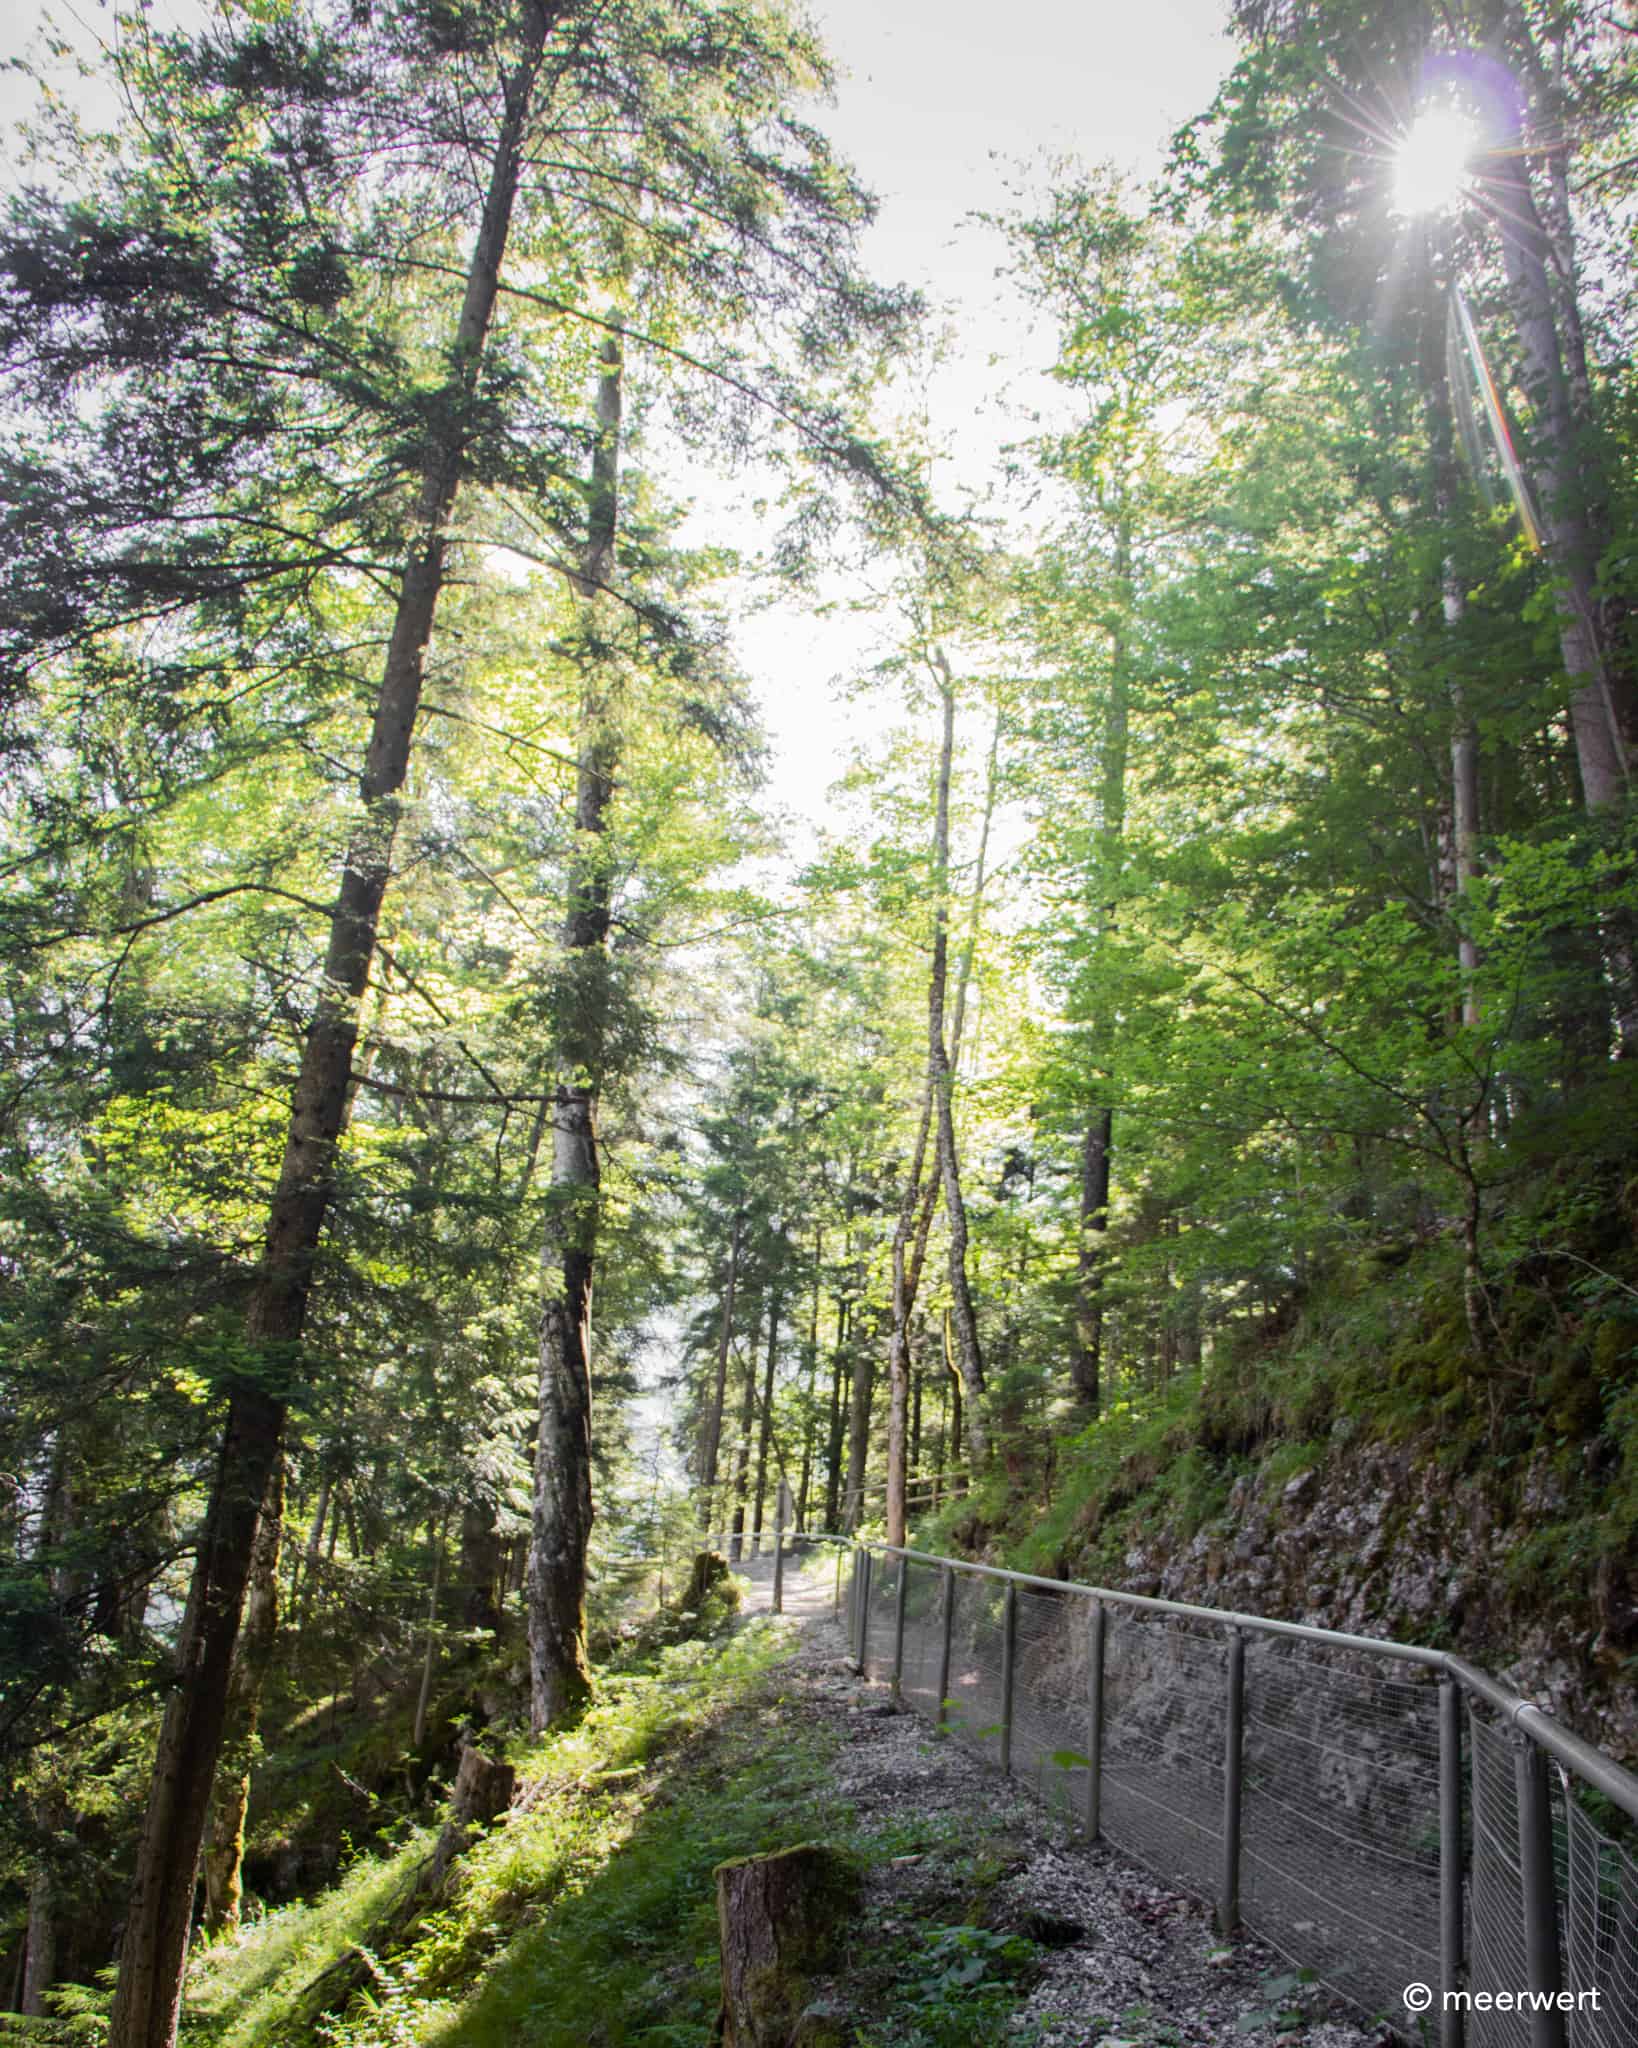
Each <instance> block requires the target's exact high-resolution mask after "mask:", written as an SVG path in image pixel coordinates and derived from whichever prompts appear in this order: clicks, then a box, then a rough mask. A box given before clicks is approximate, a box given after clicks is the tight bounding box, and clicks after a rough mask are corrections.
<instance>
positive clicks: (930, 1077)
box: [887, 707, 1001, 1544]
mask: <svg viewBox="0 0 1638 2048" xmlns="http://www.w3.org/2000/svg"><path fill="white" fill-rule="evenodd" d="M1000 751H1001V712H1000V709H999V707H998V708H997V710H996V714H995V725H994V728H993V730H992V732H991V735H990V753H989V762H988V766H987V770H986V773H985V779H984V814H983V818H982V821H981V823H980V826H979V833H978V857H977V860H976V862H975V863H974V868H973V887H972V896H971V900H970V902H969V905H968V911H967V933H966V939H965V941H964V943H963V946H962V950H961V962H960V968H959V971H958V973H957V977H956V991H955V1002H954V1005H953V1007H952V1010H951V1016H950V1055H949V1057H950V1067H951V1070H952V1071H953V1070H954V1069H955V1068H956V1067H957V1066H958V1065H959V1064H960V1060H961V1038H962V1033H963V1031H964V1029H965V1027H966V1018H967V990H968V986H969V984H970V982H971V980H972V971H973V961H974V959H975V957H976V955H977V951H978V930H979V922H980V918H981V916H982V913H983V902H984V882H985V876H986V871H987V867H988V861H989V846H990V828H991V825H992V823H993V822H994V818H995V802H996V794H997V788H998V777H997V772H996V771H997V766H998V763H999V759H1000ZM934 1094H935V1081H934V1067H933V1062H932V1059H931V1057H929V1059H928V1062H927V1076H926V1081H925V1085H924V1087H923V1090H922V1100H921V1116H920V1120H919V1122H918V1124H917V1127H916V1142H915V1147H914V1149H913V1151H912V1153H911V1159H910V1174H909V1178H908V1179H907V1181H906V1183H905V1189H904V1197H903V1200H902V1201H901V1202H900V1205H899V1215H898V1221H897V1223H896V1225H895V1227H894V1232H893V1251H892V1326H891V1328H890V1330H889V1333H888V1343H887V1386H888V1406H887V1541H888V1542H889V1543H898V1544H902V1543H903V1542H904V1540H905V1519H906V1518H905V1492H904V1488H905V1469H904V1468H905V1404H906V1400H907V1397H908V1396H907V1390H908V1376H909V1356H910V1318H911V1316H912V1314H913V1313H914V1311H915V1305H916V1295H917V1292H918V1291H919V1289H920V1286H921V1275H922V1268H923V1265H924V1264H925V1261H926V1258H927V1244H928V1239H929V1237H930V1236H931V1233H932V1227H933V1212H934V1210H935V1209H936V1208H937V1206H938V1196H939V1188H940V1184H941V1177H940V1175H939V1173H937V1172H934V1173H927V1172H926V1163H927V1140H928V1137H929V1135H930V1133H931V1131H932V1126H933V1108H934ZM911 1462H912V1463H914V1454H913V1453H912V1456H911Z"/></svg>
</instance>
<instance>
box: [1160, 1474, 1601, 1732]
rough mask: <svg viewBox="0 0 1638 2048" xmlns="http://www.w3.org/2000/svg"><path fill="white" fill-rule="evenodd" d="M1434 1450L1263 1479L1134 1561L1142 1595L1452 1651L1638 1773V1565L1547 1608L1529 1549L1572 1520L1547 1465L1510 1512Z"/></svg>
mask: <svg viewBox="0 0 1638 2048" xmlns="http://www.w3.org/2000/svg"><path fill="white" fill-rule="evenodd" d="M1434 1449H1435V1447H1434V1446H1432V1445H1429V1444H1425V1443H1424V1444H1420V1445H1418V1444H1408V1445H1405V1446H1402V1447H1394V1448H1391V1449H1389V1448H1384V1447H1382V1446H1379V1445H1372V1446H1369V1447H1364V1448H1354V1449H1350V1448H1348V1447H1341V1448H1338V1449H1334V1450H1332V1451H1331V1452H1329V1453H1328V1454H1327V1455H1326V1457H1325V1458H1324V1459H1323V1460H1322V1461H1321V1462H1320V1463H1318V1464H1316V1465H1315V1466H1314V1467H1313V1468H1311V1469H1310V1470H1307V1471H1303V1472H1299V1473H1297V1474H1296V1475H1295V1476H1294V1477H1292V1478H1290V1479H1288V1480H1286V1481H1285V1483H1284V1484H1283V1485H1274V1484H1270V1483H1269V1481H1268V1479H1267V1478H1266V1476H1264V1475H1261V1474H1259V1473H1257V1472H1253V1473H1251V1474H1249V1475H1247V1476H1246V1477H1244V1478H1242V1479H1241V1480H1239V1481H1238V1482H1237V1483H1236V1484H1235V1486H1234V1489H1233V1491H1232V1493H1231V1494H1230V1496H1229V1501H1228V1505H1227V1507H1226V1508H1225V1510H1224V1512H1223V1513H1222V1514H1221V1515H1220V1516H1218V1517H1217V1518H1216V1519H1214V1520H1213V1521H1211V1522H1208V1523H1207V1524H1206V1525H1205V1526H1204V1527H1203V1528H1201V1529H1200V1530H1199V1531H1198V1532H1197V1533H1195V1534H1194V1535H1193V1536H1191V1537H1188V1538H1186V1539H1183V1538H1179V1537H1178V1536H1176V1535H1175V1534H1174V1532H1173V1531H1171V1530H1169V1529H1167V1528H1165V1527H1159V1528H1156V1529H1155V1530H1153V1532H1152V1533H1139V1534H1138V1536H1137V1540H1136V1541H1134V1542H1133V1543H1132V1545H1131V1547H1130V1548H1129V1549H1128V1551H1127V1553H1126V1559H1125V1573H1124V1578H1123V1583H1124V1584H1125V1586H1126V1588H1127V1590H1128V1591H1131V1592H1135V1593H1150V1594H1159V1595H1161V1596H1163V1597H1164V1598H1166V1599H1170V1600H1192V1601H1198V1602H1199V1603H1200V1604H1201V1605H1203V1606H1210V1607H1227V1608H1237V1609H1239V1610H1241V1611H1242V1612H1246V1613H1252V1614H1266V1615H1273V1616H1276V1617H1278V1618H1280V1619H1282V1620H1290V1621H1304V1622H1308V1623H1311V1624H1312V1625H1314V1626H1316V1627H1321V1628H1335V1629H1345V1630H1348V1631H1350V1632H1351V1633H1354V1634H1358V1635H1381V1636H1394V1637H1397V1638H1398V1639H1399V1640H1401V1641H1404V1642H1416V1643H1425V1644H1428V1645H1430V1646H1431V1647H1433V1648H1436V1649H1449V1650H1454V1651H1456V1652H1457V1653H1458V1654H1459V1655H1461V1656H1463V1657H1466V1658H1467V1659H1468V1660H1469V1661H1470V1662H1471V1663H1474V1664H1477V1665H1480V1666H1481V1667H1482V1668H1483V1669H1485V1670H1486V1671H1488V1672H1490V1673H1491V1675H1492V1676H1493V1677H1495V1678H1498V1679H1500V1680H1501V1681H1502V1682H1503V1683H1504V1684H1507V1685H1511V1686H1512V1687H1513V1688H1514V1689H1515V1690H1516V1691H1518V1692H1520V1693H1522V1694H1523V1695H1524V1696H1525V1697H1526V1698H1527V1699H1529V1700H1531V1701H1533V1702H1534V1703H1535V1704H1536V1705H1538V1706H1540V1707H1542V1708H1544V1709H1545V1710H1546V1711H1547V1712H1549V1713H1551V1714H1554V1715H1556V1716H1557V1717H1558V1719H1559V1720H1561V1721H1563V1722H1564V1723H1565V1724H1566V1725H1567V1726H1568V1727H1570V1728H1573V1729H1574V1730H1575V1731H1576V1733H1577V1734H1579V1735H1581V1736H1583V1737H1584V1738H1585V1739H1586V1740H1588V1741H1591V1742H1596V1743H1598V1744H1599V1745H1600V1746H1601V1747H1602V1748H1604V1749H1606V1750H1608V1751H1609V1752H1610V1753H1611V1754H1612V1755H1614V1756H1617V1757H1619V1758H1621V1759H1622V1760H1623V1761H1624V1762H1625V1763H1627V1765H1628V1766H1629V1767H1638V1685H1635V1683H1634V1679H1635V1677H1638V1589H1635V1585H1634V1573H1635V1572H1638V1559H1631V1560H1626V1561H1624V1562H1623V1561H1620V1560H1612V1559H1605V1560H1604V1561H1603V1562H1602V1563H1601V1564H1600V1565H1599V1567H1598V1568H1597V1569H1595V1570H1589V1572H1588V1574H1587V1578H1586V1582H1585V1584H1584V1585H1582V1586H1579V1587H1577V1586H1571V1587H1569V1588H1564V1589H1561V1590H1560V1592H1559V1594H1558V1596H1557V1597H1555V1599H1554V1600H1553V1602H1552V1604H1551V1606H1550V1607H1545V1606H1544V1607H1542V1608H1539V1609H1536V1610H1534V1611H1532V1609H1531V1608H1530V1607H1529V1606H1528V1605H1526V1604H1525V1603H1523V1602H1522V1601H1521V1600H1520V1599H1519V1597H1518V1596H1517V1595H1516V1594H1513V1593H1510V1591H1509V1578H1508V1563H1509V1559H1510V1556H1511V1555H1512V1553H1513V1552H1514V1550H1515V1548H1516V1547H1517V1546H1518V1545H1519V1544H1520V1543H1522V1542H1524V1541H1525V1540H1527V1539H1528V1538H1529V1537H1530V1536H1531V1535H1532V1534H1533V1533H1534V1532H1536V1531H1537V1530H1539V1529H1541V1528H1542V1527H1543V1526H1545V1525H1547V1524H1549V1523H1550V1522H1551V1521H1552V1520H1553V1519H1554V1518H1555V1517H1556V1516H1559V1515H1562V1514H1563V1512H1564V1509H1565V1501H1564V1495H1563V1491H1562V1488H1561V1487H1560V1486H1559V1484H1558V1483H1557V1481H1556V1480H1555V1479H1554V1477H1553V1475H1552V1473H1551V1471H1550V1469H1549V1467H1548V1466H1547V1463H1546V1461H1545V1460H1541V1461H1538V1462H1537V1463H1536V1464H1534V1465H1532V1466H1531V1467H1530V1468H1529V1469H1528V1470H1527V1471H1526V1472H1525V1474H1524V1475H1523V1478H1522V1480H1519V1481H1516V1482H1515V1486H1514V1491H1513V1498H1514V1501H1515V1502H1516V1505H1514V1506H1512V1507H1511V1508H1510V1509H1509V1510H1508V1511H1506V1512H1505V1513H1503V1512H1501V1511H1499V1510H1498V1506H1497V1503H1496V1501H1495V1500H1494V1498H1493V1497H1492V1496H1491V1495H1490V1494H1489V1493H1488V1492H1487V1491H1486V1489H1485V1488H1484V1486H1483V1485H1481V1484H1478V1483H1462V1482H1457V1481H1453V1480H1452V1478H1451V1476H1450V1474H1449V1473H1448V1472H1446V1471H1444V1470H1442V1469H1440V1467H1439V1465H1438V1464H1437V1462H1436V1460H1435V1457H1434V1456H1433V1451H1434Z"/></svg>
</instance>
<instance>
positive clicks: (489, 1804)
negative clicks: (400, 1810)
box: [425, 1743, 518, 1897]
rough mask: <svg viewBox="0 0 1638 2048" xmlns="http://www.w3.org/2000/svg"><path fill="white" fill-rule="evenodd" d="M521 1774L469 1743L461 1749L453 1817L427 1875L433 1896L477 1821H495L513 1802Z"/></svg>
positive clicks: (451, 1803) (451, 1812) (450, 1818)
mask: <svg viewBox="0 0 1638 2048" xmlns="http://www.w3.org/2000/svg"><path fill="white" fill-rule="evenodd" d="M517 1782H518V1774H517V1772H516V1770H515V1769H514V1768H513V1766H512V1765H511V1764H503V1763H497V1762H496V1761H495V1759H494V1758H493V1757H489V1756H485V1755H484V1754H483V1752H482V1751H481V1750H477V1749H474V1748H473V1747H472V1746H471V1745H470V1744H469V1743H468V1744H465V1745H463V1746H462V1749H461V1761H460V1766H459V1768H458V1769H457V1771H456V1773H455V1790H454V1792H453V1793H452V1794H451V1796H450V1808H451V1811H450V1817H449V1819H448V1820H447V1821H446V1822H445V1823H444V1831H443V1833H442V1834H441V1835H440V1836H439V1837H438V1846H437V1847H436V1848H435V1849H434V1850H433V1852H432V1863H431V1866H430V1868H429V1869H428V1872H427V1879H426V1886H425V1889H426V1890H428V1891H430V1892H431V1893H432V1894H433V1896H434V1897H436V1896H437V1895H438V1894H439V1893H441V1892H442V1890H443V1888H444V1881H445V1879H446V1878H447V1877H448V1875H449V1866H450V1865H451V1864H452V1863H453V1862H454V1861H455V1858H456V1857H457V1856H459V1855H460V1853H461V1851H462V1850H463V1849H464V1848H465V1847H466V1845H467V1842H468V1841H469V1839H470V1835H469V1830H470V1829H471V1827H472V1825H473V1823H474V1822H479V1823H484V1822H488V1821H492V1820H493V1819H494V1818H495V1816H496V1815H497V1814H501V1813H504V1812H505V1811H506V1809H507V1808H508V1807H509V1806H510V1805H511V1803H512V1794H513V1792H514V1791H515V1790H516V1789H517Z"/></svg>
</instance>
